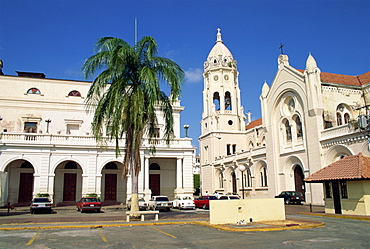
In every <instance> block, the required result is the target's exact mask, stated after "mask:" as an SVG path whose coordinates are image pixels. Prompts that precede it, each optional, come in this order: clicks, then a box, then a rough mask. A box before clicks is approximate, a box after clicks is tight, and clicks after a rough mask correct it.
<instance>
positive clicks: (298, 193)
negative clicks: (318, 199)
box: [292, 192, 303, 196]
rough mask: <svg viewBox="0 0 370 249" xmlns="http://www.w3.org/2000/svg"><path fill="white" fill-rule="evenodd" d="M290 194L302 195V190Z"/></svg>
mask: <svg viewBox="0 0 370 249" xmlns="http://www.w3.org/2000/svg"><path fill="white" fill-rule="evenodd" d="M292 194H293V195H296V196H303V194H302V192H293V193H292Z"/></svg>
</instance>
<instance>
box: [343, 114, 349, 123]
mask: <svg viewBox="0 0 370 249" xmlns="http://www.w3.org/2000/svg"><path fill="white" fill-rule="evenodd" d="M349 120H350V116H349V114H348V113H345V114H344V123H345V124H348V123H349Z"/></svg>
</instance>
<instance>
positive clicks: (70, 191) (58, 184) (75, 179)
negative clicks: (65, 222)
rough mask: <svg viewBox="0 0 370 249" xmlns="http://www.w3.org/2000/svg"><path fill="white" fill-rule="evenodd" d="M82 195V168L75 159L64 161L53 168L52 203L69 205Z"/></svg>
mask: <svg viewBox="0 0 370 249" xmlns="http://www.w3.org/2000/svg"><path fill="white" fill-rule="evenodd" d="M81 197H82V168H81V166H80V165H79V164H77V163H76V162H75V161H64V162H62V163H60V164H59V165H58V167H57V168H56V169H55V178H54V203H57V204H58V205H71V204H72V203H75V202H76V200H79V199H80V198H81Z"/></svg>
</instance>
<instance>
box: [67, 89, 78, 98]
mask: <svg viewBox="0 0 370 249" xmlns="http://www.w3.org/2000/svg"><path fill="white" fill-rule="evenodd" d="M68 96H72V97H81V93H80V92H79V91H76V90H74V91H70V92H69V93H68Z"/></svg>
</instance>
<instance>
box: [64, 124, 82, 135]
mask: <svg viewBox="0 0 370 249" xmlns="http://www.w3.org/2000/svg"><path fill="white" fill-rule="evenodd" d="M79 129H80V125H78V124H67V134H68V135H77V134H78V130H79Z"/></svg>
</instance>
